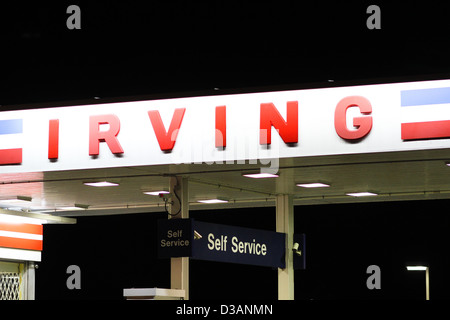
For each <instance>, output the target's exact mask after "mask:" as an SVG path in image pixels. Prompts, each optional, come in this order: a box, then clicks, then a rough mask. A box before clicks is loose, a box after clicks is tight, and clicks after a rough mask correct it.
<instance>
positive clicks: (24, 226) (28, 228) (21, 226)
mask: <svg viewBox="0 0 450 320" xmlns="http://www.w3.org/2000/svg"><path fill="white" fill-rule="evenodd" d="M42 229H43V228H42V225H38V224H29V223H7V222H0V230H2V231H12V232H23V233H32V234H38V235H42Z"/></svg>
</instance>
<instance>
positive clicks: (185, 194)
mask: <svg viewBox="0 0 450 320" xmlns="http://www.w3.org/2000/svg"><path fill="white" fill-rule="evenodd" d="M169 191H170V194H171V195H172V199H171V200H172V201H173V204H172V205H170V207H169V212H170V214H172V215H174V216H170V218H171V219H185V218H189V189H188V179H187V178H182V177H171V178H170V187H169ZM175 193H176V195H177V196H178V197H177V196H176V195H175ZM177 213H178V214H177ZM175 214H176V215H175ZM170 288H171V289H182V290H184V291H185V298H184V299H185V300H189V257H183V258H171V259H170Z"/></svg>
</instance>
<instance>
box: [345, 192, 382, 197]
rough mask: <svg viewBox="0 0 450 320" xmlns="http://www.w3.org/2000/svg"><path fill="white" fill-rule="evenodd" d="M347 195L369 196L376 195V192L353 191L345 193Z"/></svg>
mask: <svg viewBox="0 0 450 320" xmlns="http://www.w3.org/2000/svg"><path fill="white" fill-rule="evenodd" d="M347 195H348V196H351V197H371V196H377V195H378V194H376V193H373V192H353V193H347Z"/></svg>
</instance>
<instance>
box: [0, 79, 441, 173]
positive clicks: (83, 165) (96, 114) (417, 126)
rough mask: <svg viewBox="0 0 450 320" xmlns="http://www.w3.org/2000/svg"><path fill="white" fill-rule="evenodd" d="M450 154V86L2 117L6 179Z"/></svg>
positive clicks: (0, 157) (1, 161)
mask: <svg viewBox="0 0 450 320" xmlns="http://www.w3.org/2000/svg"><path fill="white" fill-rule="evenodd" d="M267 129H269V131H268V130H267ZM448 147H450V80H439V81H426V82H412V83H396V84H381V85H367V86H353V87H340V88H325V89H310V90H294V91H280V92H266V93H252V94H236V95H219V96H207V97H191V98H178V99H166V100H153V101H138V102H121V103H110V104H96V105H85V106H73V107H57V108H49V109H33V110H20V111H7V112H1V113H0V170H1V172H3V173H7V172H34V171H39V172H42V171H56V170H71V169H87V168H106V167H121V166H141V165H160V164H180V163H222V162H224V161H228V162H229V163H230V162H236V161H243V160H249V159H253V160H255V159H256V160H257V161H261V162H262V163H267V160H268V159H278V158H287V157H305V156H323V155H335V154H356V153H368V152H389V151H404V150H405V151H406V150H420V149H437V148H448ZM264 161H266V162H264Z"/></svg>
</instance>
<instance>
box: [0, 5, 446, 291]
mask: <svg viewBox="0 0 450 320" xmlns="http://www.w3.org/2000/svg"><path fill="white" fill-rule="evenodd" d="M391 2H393V1H391ZM71 4H77V5H79V7H80V9H81V29H80V30H68V29H67V27H66V20H67V18H68V17H69V14H67V13H66V8H67V7H68V6H69V5H71ZM371 4H374V3H372V2H368V1H357V2H356V1H355V2H337V1H336V2H330V3H328V2H321V1H314V2H313V3H311V4H305V3H304V2H303V1H290V2H283V3H280V2H278V1H277V2H275V1H273V2H266V1H262V2H260V1H257V2H248V3H247V2H246V3H242V2H233V1H215V2H211V1H200V2H195V3H191V2H188V1H164V2H163V1H157V2H156V1H155V2H153V1H146V2H145V3H144V2H142V3H139V4H129V3H128V2H123V1H122V2H115V1H113V2H95V4H94V3H93V2H92V1H78V2H76V3H73V2H68V1H58V2H57V3H51V2H42V1H39V2H37V1H35V2H32V3H31V2H30V3H23V2H20V3H17V4H10V5H4V4H1V5H0V39H1V44H2V46H1V51H0V55H1V59H0V68H1V69H0V74H1V90H0V105H1V110H10V109H17V108H21V107H22V106H21V105H22V104H33V105H32V106H27V108H28V107H36V108H38V107H42V106H45V103H47V102H55V101H67V100H77V99H84V100H85V101H86V100H87V101H89V102H90V103H98V102H100V103H101V102H108V101H112V100H114V99H125V100H126V99H127V97H131V96H155V97H157V96H165V97H171V96H180V95H181V96H183V95H191V94H195V93H198V92H201V93H202V94H224V93H233V92H246V91H252V90H254V89H252V88H254V87H263V88H270V87H272V88H273V87H276V88H283V87H286V88H301V87H318V86H340V85H348V84H365V83H382V82H386V81H398V80H401V81H408V80H425V79H444V78H449V75H450V62H449V59H448V57H449V56H450V46H449V45H448V34H449V31H450V23H449V22H448V17H447V15H448V8H446V7H443V6H442V2H440V3H437V4H435V5H432V4H431V3H430V2H424V1H421V2H414V3H412V2H406V3H402V4H393V3H385V2H381V1H380V2H376V3H375V4H377V5H379V6H380V8H381V29H380V30H368V29H367V27H366V20H367V18H368V17H369V15H368V14H367V13H366V9H367V7H368V6H369V5H371ZM330 79H332V80H334V82H329V81H328V80H330ZM215 88H218V89H219V90H215ZM94 97H100V98H101V99H100V100H94ZM447 205H448V202H447V201H435V200H429V201H420V202H419V201H418V202H386V203H371V204H353V205H334V206H332V205H322V206H305V207H296V208H295V232H296V233H306V234H307V269H306V270H299V271H296V274H295V282H296V298H297V299H334V298H344V299H345V298H356V299H372V298H375V299H377V298H390V299H397V298H398V299H405V298H411V299H424V295H425V293H424V292H425V280H424V275H423V273H420V272H419V273H411V272H406V269H405V266H406V263H407V262H408V261H418V262H422V261H423V262H427V263H429V265H430V270H431V271H430V281H431V297H432V298H449V295H450V293H449V292H448V290H446V287H447V286H448V285H449V284H450V279H449V277H448V275H447V273H446V270H448V269H449V266H450V261H449V259H448V257H447V255H446V254H445V253H446V248H447V244H448V243H449V240H450V239H449V234H448V229H449V226H450V221H449V218H448V215H446V212H445V210H443V208H446V207H447ZM191 216H192V217H194V218H197V219H202V220H204V221H212V222H216V223H224V224H230V225H242V226H247V227H252V228H261V229H268V230H274V229H275V208H256V209H240V210H233V211H227V210H224V211H219V212H214V213H213V214H212V213H211V212H206V211H205V212H192V213H191ZM161 217H164V215H163V214H136V215H117V216H109V217H106V216H101V217H83V218H78V223H77V224H76V225H67V226H53V225H47V226H45V229H44V230H45V231H44V232H45V240H44V251H43V261H42V263H40V264H39V269H38V270H37V277H36V279H37V280H36V298H37V299H122V289H123V288H127V287H134V286H135V287H155V286H157V287H168V286H169V261H168V260H158V259H157V257H156V245H155V240H156V220H157V219H158V218H161ZM138 256H139V258H138ZM71 264H76V265H79V266H80V267H81V271H82V289H81V290H72V291H71V290H68V289H67V287H66V285H65V281H66V279H67V274H66V268H67V266H69V265H71ZM369 265H378V266H379V267H380V268H381V290H368V289H367V287H366V280H367V277H368V274H366V269H367V267H368V266H369ZM436 279H439V280H436ZM243 284H245V285H243ZM230 295H232V296H231V298H250V299H253V298H254V299H276V297H277V273H276V270H272V269H270V268H264V267H251V266H242V265H232V264H223V263H213V262H204V261H192V262H191V298H192V299H209V298H214V299H216V298H230Z"/></svg>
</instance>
